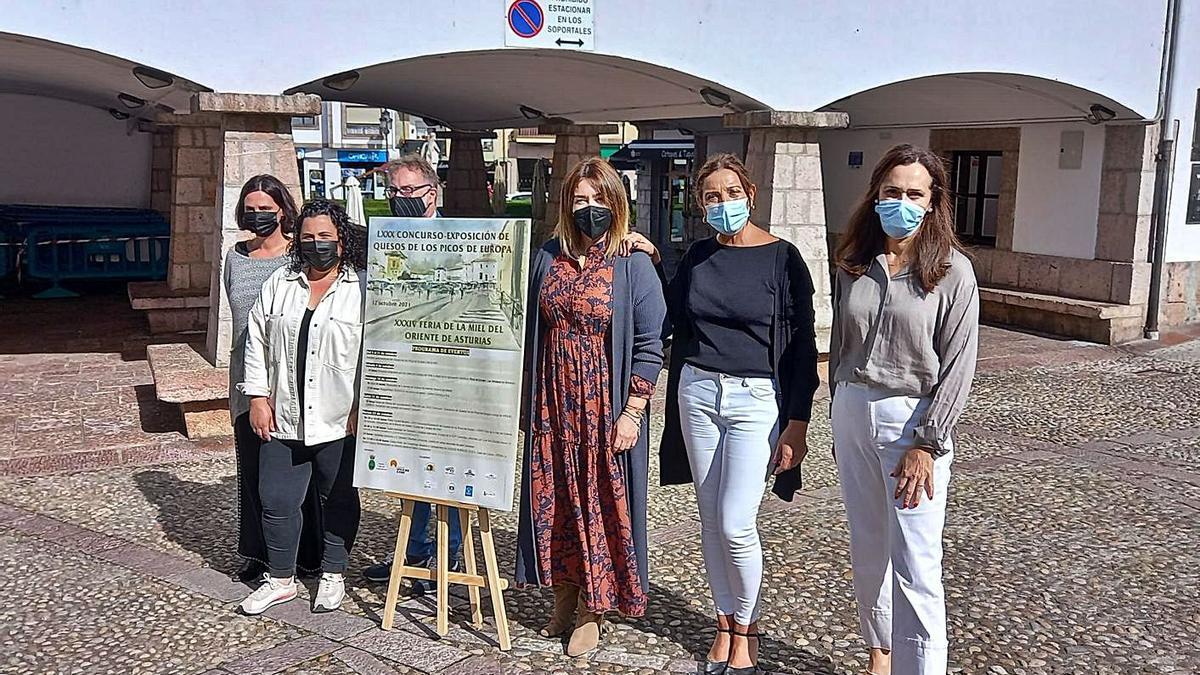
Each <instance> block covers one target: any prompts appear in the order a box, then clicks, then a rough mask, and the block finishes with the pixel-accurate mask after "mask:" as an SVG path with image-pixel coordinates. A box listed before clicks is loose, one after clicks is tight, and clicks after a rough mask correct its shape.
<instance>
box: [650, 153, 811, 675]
mask: <svg viewBox="0 0 1200 675" xmlns="http://www.w3.org/2000/svg"><path fill="white" fill-rule="evenodd" d="M695 184H696V185H697V188H698V189H697V194H696V197H697V201H698V203H699V205H700V206H701V207H702V208H703V209H704V211H705V220H706V221H707V222H708V224H709V225H710V226H712V228H713V229H714V230H715V231H716V236H714V237H712V238H709V239H703V240H700V241H697V242H696V243H695V244H693V245H692V247H691V248H690V249H688V251H687V253H686V254H685V255H684V256H683V259H682V260H681V261H680V263H679V266H678V267H677V268H676V270H675V276H674V277H673V279H672V280H671V282H670V283H669V284H668V287H667V306H668V312H669V314H670V319H671V324H672V329H673V335H674V346H673V347H672V355H671V365H670V375H669V377H668V378H667V411H666V428H665V430H664V432H663V440H662V445H661V447H660V448H659V457H660V467H661V470H662V482H663V484H664V485H672V484H680V483H692V484H693V485H694V486H695V488H696V501H697V502H698V505H699V510H700V528H701V529H700V534H701V540H702V544H703V551H704V568H705V571H706V573H707V575H708V583H709V588H710V590H711V591H712V596H713V604H714V605H715V609H716V615H717V617H716V623H717V633H716V638H715V639H714V640H713V643H712V646H711V647H710V648H709V651H708V655H707V658H706V663H705V665H704V672H705V673H709V674H713V673H727V674H728V675H742V674H745V673H753V672H756V669H757V665H756V664H757V661H758V618H759V589H760V587H761V585H762V577H763V553H762V546H761V544H760V542H759V536H758V505H759V503H761V502H762V497H763V488H764V487H765V485H766V481H767V478H768V477H769V476H770V475H771V474H772V473H774V474H775V475H776V479H775V486H774V491H775V493H776V494H778V495H779V496H780V497H782V498H783V499H786V500H788V501H791V499H792V495H793V493H794V492H795V491H796V489H797V488H798V487H799V486H800V467H799V464H800V461H801V460H802V459H803V458H804V454H805V453H806V452H807V451H808V445H807V441H806V434H807V430H808V421H809V415H810V413H811V410H812V400H813V393H814V392H815V391H816V389H817V387H818V386H819V384H820V380H819V379H818V377H817V347H816V334H815V331H814V328H813V317H814V313H813V304H812V297H813V284H812V277H811V276H810V275H809V272H808V267H807V266H806V265H805V264H804V260H803V259H802V258H801V257H800V252H799V251H797V250H796V247H795V246H793V245H792V244H790V243H788V242H786V241H783V240H781V239H779V238H778V237H774V236H772V235H771V234H770V233H768V232H767V231H766V230H764V229H762V228H760V227H758V226H757V225H755V224H754V223H752V222H750V211H751V209H752V208H753V204H754V197H755V186H754V184H753V183H752V182H751V181H750V176H749V174H748V173H747V172H746V168H745V166H743V165H742V162H741V161H740V160H739V159H737V158H736V157H734V156H733V155H729V154H718V155H714V156H713V157H710V158H709V159H708V161H706V162H705V163H704V166H703V167H701V168H700V171H699V172H698V173H697V176H696V182H695ZM627 241H628V242H629V243H630V245H631V247H632V248H635V249H637V250H645V251H646V252H648V253H650V254H651V257H652V258H654V259H655V261H656V262H658V251H657V250H655V249H654V246H653V245H651V244H650V243H649V242H648V241H646V240H645V239H644V238H642V237H640V236H639V235H631V236H630V237H629V239H628V240H627Z"/></svg>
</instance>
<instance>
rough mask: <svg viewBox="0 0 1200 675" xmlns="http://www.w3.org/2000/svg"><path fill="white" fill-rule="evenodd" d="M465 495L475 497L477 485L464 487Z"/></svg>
mask: <svg viewBox="0 0 1200 675" xmlns="http://www.w3.org/2000/svg"><path fill="white" fill-rule="evenodd" d="M463 496H464V497H474V496H475V486H474V485H468V486H466V487H464V488H463Z"/></svg>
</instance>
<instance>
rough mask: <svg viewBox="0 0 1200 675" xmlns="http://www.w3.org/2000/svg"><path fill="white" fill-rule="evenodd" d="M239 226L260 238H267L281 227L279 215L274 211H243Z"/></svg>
mask: <svg viewBox="0 0 1200 675" xmlns="http://www.w3.org/2000/svg"><path fill="white" fill-rule="evenodd" d="M238 226H239V227H241V228H242V229H243V230H247V231H249V232H253V233H254V234H255V235H257V236H259V237H266V236H269V235H270V234H271V233H272V232H274V231H275V228H277V227H279V214H278V213H275V212H274V211H243V212H242V215H241V217H240V218H239V219H238Z"/></svg>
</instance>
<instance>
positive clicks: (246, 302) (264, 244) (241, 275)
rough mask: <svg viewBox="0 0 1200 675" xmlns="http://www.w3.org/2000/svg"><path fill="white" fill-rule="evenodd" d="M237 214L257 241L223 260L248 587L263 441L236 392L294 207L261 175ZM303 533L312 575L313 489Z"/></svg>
mask: <svg viewBox="0 0 1200 675" xmlns="http://www.w3.org/2000/svg"><path fill="white" fill-rule="evenodd" d="M235 213H237V214H238V226H239V227H240V228H241V229H242V230H245V231H247V232H249V233H251V234H253V235H254V236H253V238H251V239H247V240H244V241H240V242H238V243H237V244H236V245H234V247H233V250H231V251H230V252H229V255H228V256H226V257H225V269H224V273H223V278H224V284H225V295H226V296H227V297H228V298H229V309H230V312H231V313H232V314H233V344H232V346H231V352H230V355H229V414H230V417H232V419H233V431H234V447H235V452H236V455H237V478H238V481H237V482H238V512H239V515H238V554H239V555H241V556H242V557H243V558H244V559H245V564H244V565H243V566H242V569H241V570H240V571H238V573H237V577H238V579H239V580H240V581H242V582H244V583H251V582H255V581H258V580H260V579H261V578H262V576H263V574H265V573H266V571H267V567H266V562H265V561H266V559H267V552H266V544H265V543H264V542H263V534H262V501H261V500H260V499H259V495H258V456H259V449H260V447H261V446H262V439H261V438H259V437H258V435H257V434H255V433H254V431H253V430H252V429H251V428H250V401H249V399H248V398H246V396H245V395H244V394H242V393H241V392H240V391H238V390H237V386H236V385H237V384H238V383H239V382H241V381H242V380H243V379H245V378H244V377H243V375H244V371H245V349H246V324H247V322H248V317H249V314H250V308H251V307H253V306H254V301H255V300H257V299H258V296H259V292H260V291H261V290H262V286H263V282H265V281H266V280H267V278H268V277H270V276H271V273H272V272H274V271H275V270H277V269H279V268H280V267H282V266H283V265H285V264H287V262H288V256H287V253H288V247H289V245H290V244H291V232H292V227H293V225H294V224H295V222H296V214H297V210H296V202H295V201H294V200H293V199H292V195H291V193H290V192H288V189H287V187H285V186H284V184H283V183H282V182H281V181H280V180H279V179H278V178H276V177H274V176H271V175H267V174H263V175H260V176H255V177H253V178H251V179H250V180H249V181H247V182H246V184H245V185H244V186H243V187H242V193H241V196H240V197H239V198H238V203H237V207H236V210H235ZM303 512H304V530H303V532H302V533H301V537H300V554H299V557H298V567H300V569H302V570H305V571H308V572H310V573H312V572H315V571H317V570H320V569H321V555H322V548H323V544H322V538H321V500H320V497H319V496H318V495H317V492H316V489H315V488H310V489H309V492H308V495H307V497H306V498H305V500H304V507H303Z"/></svg>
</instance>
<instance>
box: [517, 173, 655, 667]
mask: <svg viewBox="0 0 1200 675" xmlns="http://www.w3.org/2000/svg"><path fill="white" fill-rule="evenodd" d="M560 204H561V208H560V214H559V222H558V226H557V228H556V230H555V236H554V238H553V239H552V240H551V241H550V242H548V243H547V244H546V245H545V246H544V247H542V249H541V250H540V251H538V253H537V255H536V257H535V259H534V263H533V270H532V276H531V282H530V300H529V307H530V311H529V322H528V328H527V337H526V381H525V386H526V391H527V394H528V396H527V402H526V405H527V406H528V407H527V409H526V410H524V411H523V413H524V415H525V417H526V419H527V420H528V426H527V428H526V433H525V453H524V478H523V482H522V486H521V513H520V526H519V531H518V538H519V549H518V555H517V580H518V581H519V582H523V583H527V584H539V585H547V586H552V587H553V588H554V614H553V616H552V617H551V618H550V621H549V623H548V624H547V625H546V627H545V628H544V629H543V630H542V634H543V635H545V636H548V637H549V636H557V635H561V634H563V633H565V632H567V630H568V629H571V638H570V641H569V643H568V645H567V653H568V655H570V656H578V655H580V654H583V653H586V652H588V651H591V650H592V649H595V648H596V646H597V645H598V644H599V639H600V626H601V623H602V620H603V615H604V614H605V613H609V612H616V613H619V614H622V615H624V616H630V617H638V616H641V615H642V614H644V613H645V611H646V592H647V590H648V588H649V583H648V575H647V572H648V570H647V569H646V566H647V562H646V474H647V455H648V452H647V451H648V443H647V440H648V438H647V437H648V435H649V422H648V419H647V412H648V409H649V401H650V397H651V396H652V395H653V393H654V383H655V381H656V380H657V379H658V372H659V370H660V369H661V368H662V339H661V336H662V329H663V321H664V318H665V314H666V306H665V304H664V302H663V295H662V287H661V284H660V283H659V280H658V277H657V274H656V272H655V270H654V266H653V264H652V263H651V262H650V258H649V256H647V255H645V254H644V253H637V254H634V255H631V256H629V257H621V256H618V255H617V252H618V251H619V249H620V246H621V241H622V239H623V238H624V236H625V234H626V233H627V232H628V231H629V202H628V197H627V195H626V193H625V189H624V186H623V184H622V183H621V179H620V176H619V175H618V174H617V172H616V170H615V169H613V168H612V166H611V165H610V164H608V162H605V161H604V160H601V159H600V158H591V159H587V160H584V161H583V162H581V163H579V164H578V165H576V166H575V167H574V168H573V169H572V170H571V171H570V173H569V174H567V176H566V178H565V179H564V180H563V188H562V196H561V202H560Z"/></svg>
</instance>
